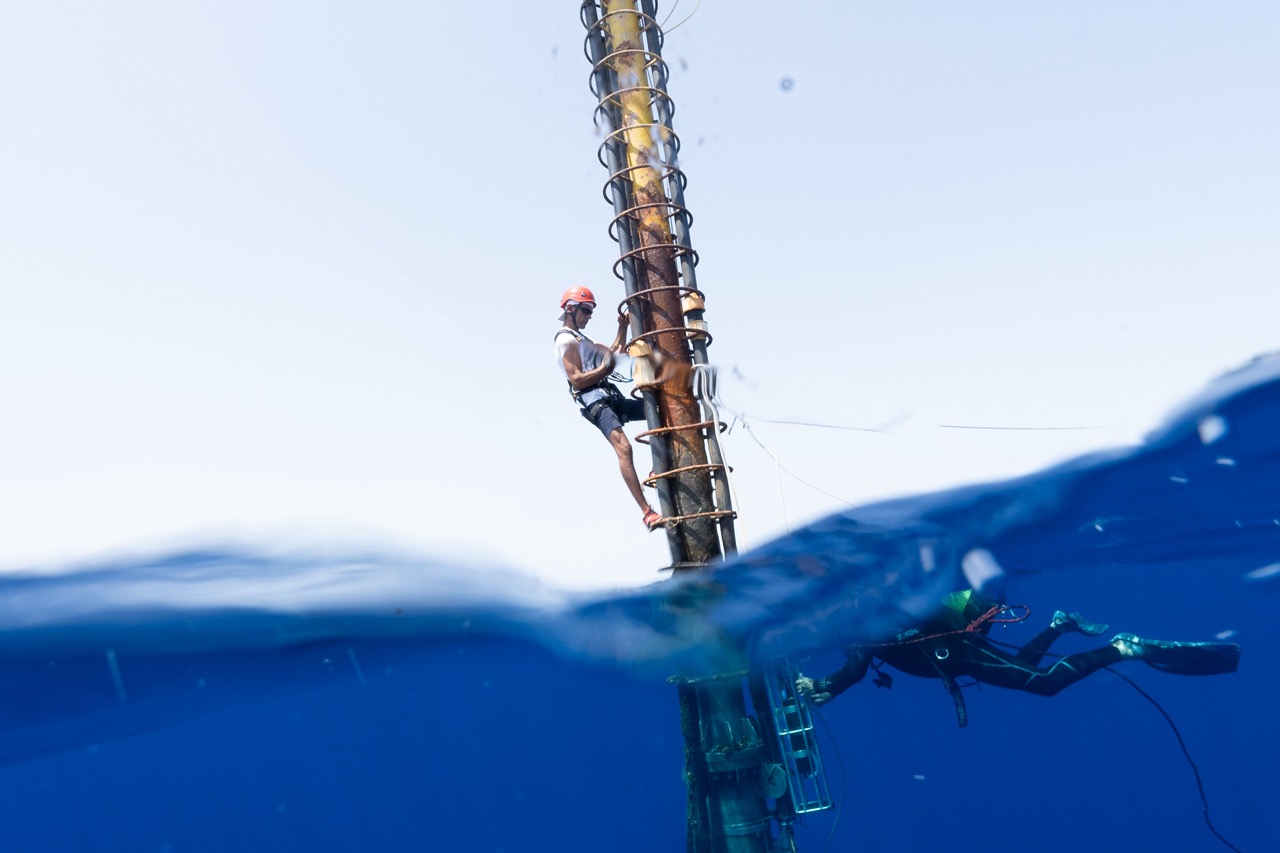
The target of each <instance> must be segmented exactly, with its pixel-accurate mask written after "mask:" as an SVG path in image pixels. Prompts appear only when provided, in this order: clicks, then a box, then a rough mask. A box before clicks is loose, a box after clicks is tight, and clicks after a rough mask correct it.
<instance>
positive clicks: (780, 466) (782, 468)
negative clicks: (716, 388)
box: [738, 415, 858, 509]
mask: <svg viewBox="0 0 1280 853" xmlns="http://www.w3.org/2000/svg"><path fill="white" fill-rule="evenodd" d="M738 420H739V422H740V423H741V424H742V427H743V429H745V430H746V431H747V432H748V433H750V434H751V438H752V439H753V440H754V441H755V443H756V444H758V445H760V449H761V450H763V451H764V452H765V453H768V454H769V456H770V458H772V459H773V461H774V464H775V465H777V466H778V469H779V470H780V471H786V472H787V473H788V474H790V475H791V476H792V477H794V478H795V479H796V480H798V481H799V482H801V483H803V484H804V485H806V486H808V487H809V488H811V489H813V490H814V491H815V492H822V494H824V495H826V496H827V497H829V498H835V499H836V500H838V501H840V503H842V504H844V505H845V506H847V507H851V508H853V509H857V508H858V505H857V504H854V503H850V502H849V501H847V500H845V499H844V498H842V497H840V496H839V495H833V494H832V493H831V492H828V491H827V490H826V489H822V488H819V487H818V486H815V485H814V484H813V483H810V482H809V481H808V480H806V479H805V478H803V477H801V476H800V475H799V474H797V473H796V472H795V471H792V470H791V469H790V468H788V467H787V466H786V465H783V464H782V461H781V460H780V459H778V457H777V456H776V455H775V454H774V452H773V451H772V450H770V449H769V448H767V447H765V445H764V442H762V441H761V440H760V437H759V436H757V435H756V432H755V430H753V429H752V428H751V424H750V423H749V422H748V421H747V419H746V418H744V417H742V416H741V415H739V416H738ZM778 479H779V482H778V485H779V487H781V485H782V482H781V479H782V478H781V476H779V478H778Z"/></svg>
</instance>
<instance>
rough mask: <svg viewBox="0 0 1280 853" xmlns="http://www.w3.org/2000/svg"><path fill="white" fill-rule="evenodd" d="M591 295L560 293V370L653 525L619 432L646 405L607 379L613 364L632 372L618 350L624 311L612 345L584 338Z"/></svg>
mask: <svg viewBox="0 0 1280 853" xmlns="http://www.w3.org/2000/svg"><path fill="white" fill-rule="evenodd" d="M595 307H596V298H595V295H594V294H593V293H592V292H591V291H590V290H589V289H587V288H585V287H578V286H575V287H570V288H569V289H568V290H566V291H565V292H564V294H563V295H562V296H561V297H560V310H561V314H560V322H561V323H563V324H564V325H563V326H562V327H561V329H560V331H558V332H556V337H555V345H556V356H557V359H558V361H559V363H560V369H561V370H563V371H564V375H565V378H566V379H567V380H568V381H569V393H570V394H572V395H573V400H574V402H575V403H577V404H578V405H579V406H581V407H582V416H583V417H584V418H586V419H587V420H588V421H590V422H591V424H592V425H594V426H595V427H596V429H598V430H600V432H601V433H603V435H604V437H605V438H606V439H608V440H609V444H610V445H612V447H613V450H614V452H615V453H616V454H617V455H618V467H619V469H620V470H621V472H622V479H623V481H624V482H626V484H627V490H628V491H630V492H631V497H632V498H634V499H635V502H636V504H637V505H638V506H639V507H640V510H641V512H643V513H644V525H645V527H647V528H649V529H650V530H654V529H656V528H657V527H659V526H660V525H662V524H663V523H664V521H665V519H664V518H663V517H662V516H661V515H659V514H658V513H657V512H656V511H655V510H654V509H653V508H652V507H650V506H649V502H648V501H647V500H646V499H645V496H644V491H643V489H642V488H641V487H640V477H639V476H638V475H637V474H636V466H635V460H634V457H633V454H632V450H631V441H630V440H629V439H628V438H627V436H626V433H624V432H623V431H622V425H623V424H625V423H628V422H630V421H637V420H643V419H644V404H643V403H642V402H640V401H639V400H633V399H631V398H629V397H627V396H625V395H624V394H623V393H622V392H621V391H620V390H618V387H617V386H616V385H614V384H613V383H612V382H610V381H609V377H610V375H611V374H612V373H613V372H614V370H615V368H616V369H618V370H619V372H621V373H624V374H628V375H629V374H630V361H631V359H630V357H629V356H625V355H622V354H621V353H622V348H623V346H624V345H625V344H626V341H627V324H628V323H629V322H630V318H629V317H628V315H627V314H626V313H622V314H619V315H618V334H617V335H616V336H615V337H614V339H613V344H612V345H611V346H608V347H606V346H603V345H602V344H597V343H596V342H595V341H593V340H591V339H590V338H588V337H587V336H586V335H585V334H584V333H583V331H582V330H583V328H584V327H585V326H586V325H587V323H589V322H590V321H591V315H592V313H593V312H594V311H595Z"/></svg>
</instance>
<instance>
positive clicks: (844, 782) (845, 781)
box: [809, 706, 849, 853]
mask: <svg viewBox="0 0 1280 853" xmlns="http://www.w3.org/2000/svg"><path fill="white" fill-rule="evenodd" d="M809 711H810V712H811V713H812V714H813V715H814V716H815V717H817V718H818V721H819V722H820V723H822V727H823V728H824V729H826V730H827V741H828V742H829V743H830V744H831V748H832V749H834V750H835V751H836V764H838V765H840V799H838V800H836V813H835V817H834V818H832V820H831V834H830V835H828V836H827V846H826V847H824V848H822V850H823V853H828V851H830V850H831V845H832V843H834V842H835V840H836V827H837V826H839V825H840V813H841V812H843V811H844V798H845V797H846V796H847V795H848V793H849V777H848V775H846V773H845V769H844V756H842V755H841V754H840V742H839V741H837V740H836V736H835V734H834V733H833V732H832V731H831V726H830V725H829V724H828V723H827V718H826V717H824V716H822V714H820V713H818V709H817V708H816V707H813V706H810V708H809Z"/></svg>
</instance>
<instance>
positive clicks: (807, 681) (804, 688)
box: [796, 648, 871, 705]
mask: <svg viewBox="0 0 1280 853" xmlns="http://www.w3.org/2000/svg"><path fill="white" fill-rule="evenodd" d="M844 656H845V658H847V660H846V661H845V664H844V666H842V667H840V668H839V669H838V670H836V671H835V672H833V673H831V674H830V675H828V676H825V677H823V678H816V679H815V678H806V677H805V676H803V675H802V676H800V677H799V678H797V679H796V690H798V691H799V692H800V693H801V694H802V695H803V696H804V697H805V698H807V699H808V700H809V701H810V702H812V703H813V704H815V705H825V704H827V703H828V702H830V701H831V700H832V699H834V698H836V697H837V696H839V695H840V694H841V693H843V692H845V691H846V690H848V689H849V688H850V687H852V686H853V685H855V684H857V683H858V682H859V681H861V680H862V679H863V678H865V677H866V674H867V669H869V668H870V666H871V655H870V654H868V653H867V652H864V651H862V650H861V649H856V648H848V649H845V652H844Z"/></svg>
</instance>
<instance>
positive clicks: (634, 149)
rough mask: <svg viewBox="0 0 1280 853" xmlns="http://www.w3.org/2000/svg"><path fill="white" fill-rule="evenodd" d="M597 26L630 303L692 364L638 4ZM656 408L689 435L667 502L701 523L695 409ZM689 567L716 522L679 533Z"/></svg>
mask: <svg viewBox="0 0 1280 853" xmlns="http://www.w3.org/2000/svg"><path fill="white" fill-rule="evenodd" d="M603 9H604V15H603V17H602V19H601V23H602V25H603V27H604V31H605V33H606V37H607V40H608V52H609V65H610V68H611V70H612V71H613V75H614V78H615V79H616V81H617V90H616V94H615V102H616V105H617V109H618V116H619V120H620V122H621V126H620V129H621V131H622V134H621V136H622V139H623V140H624V141H625V148H626V169H627V173H628V176H629V179H630V189H631V196H632V210H633V213H632V217H633V220H634V221H633V224H634V226H635V232H636V234H637V236H638V239H639V247H638V248H639V252H638V254H637V257H636V272H637V288H638V293H639V294H642V295H643V298H641V299H637V300H635V301H633V302H632V306H633V308H635V309H638V310H639V312H640V317H641V323H642V326H643V328H644V329H645V330H646V331H652V332H655V333H656V334H655V336H654V340H655V343H656V345H657V346H658V347H659V348H660V349H662V350H663V351H664V352H665V353H666V354H667V357H669V358H673V359H675V360H677V361H680V362H683V363H685V364H692V362H693V356H692V352H691V350H690V346H689V339H688V336H687V334H686V332H685V331H684V329H685V321H684V312H683V309H682V306H681V281H680V274H679V271H678V269H677V266H676V256H675V246H674V243H673V239H672V232H671V224H670V217H671V215H672V206H671V203H670V201H669V199H668V198H667V194H666V192H665V190H664V188H663V176H664V171H665V170H666V169H667V168H669V167H668V166H667V165H666V163H665V161H664V160H663V156H662V148H661V142H662V135H663V132H664V131H665V128H664V127H663V126H662V125H661V124H659V123H658V122H657V121H656V119H655V117H654V112H653V105H652V103H651V100H650V91H651V89H650V87H649V86H648V85H647V74H648V69H647V59H646V57H648V56H649V54H648V52H647V51H646V50H645V47H644V43H643V36H642V24H641V16H640V13H639V11H638V10H637V9H636V2H635V0H604V2H603ZM658 405H659V410H660V412H661V419H662V423H663V425H664V426H666V427H690V429H688V430H678V431H674V432H671V433H669V434H668V437H667V438H666V439H662V440H665V441H667V443H668V447H669V450H670V452H669V464H670V465H671V468H672V470H678V469H689V470H686V471H683V472H682V473H679V474H677V475H675V476H674V477H673V478H672V479H673V480H674V481H675V482H674V487H673V488H672V490H671V499H672V502H673V503H674V509H675V512H676V514H677V515H679V516H698V515H700V514H704V513H711V512H713V511H714V509H715V505H714V503H713V500H712V489H711V480H710V478H708V477H707V475H706V470H707V469H706V465H707V453H706V447H705V445H704V444H703V440H702V432H701V428H700V427H694V426H693V425H694V424H698V423H700V422H701V421H702V416H701V412H700V410H699V407H698V403H697V401H696V400H695V399H694V398H693V397H692V396H691V395H689V394H688V393H686V392H685V391H683V390H682V389H671V388H668V387H659V389H658ZM676 535H677V537H678V538H679V540H680V544H681V550H682V551H683V554H682V556H683V562H684V563H686V564H691V565H694V566H697V565H706V564H707V563H709V562H711V561H712V560H714V559H716V558H718V557H720V556H721V551H720V543H719V540H718V538H717V535H716V523H715V519H714V517H712V516H710V515H705V516H703V517H695V518H687V519H685V520H684V521H681V522H680V525H679V527H678V529H677V531H676Z"/></svg>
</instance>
